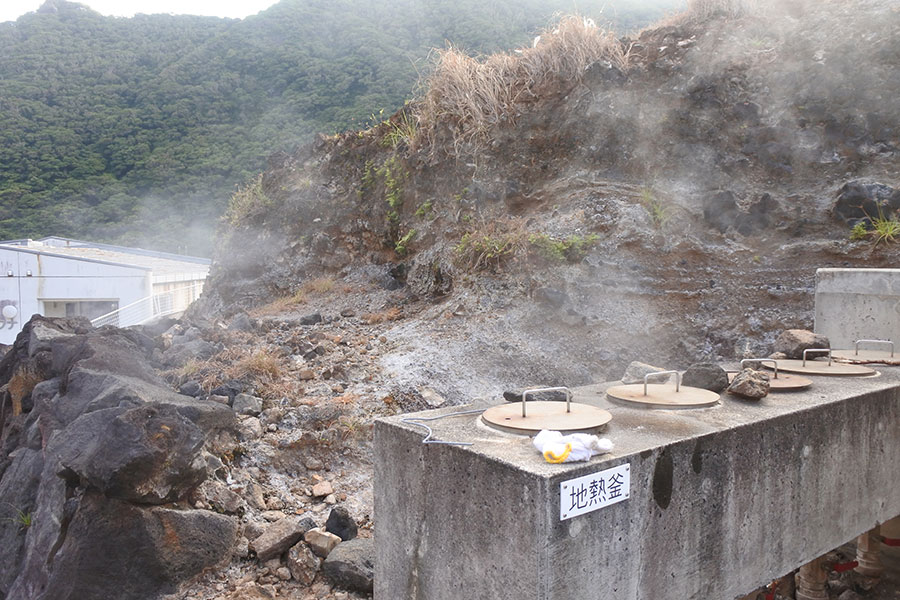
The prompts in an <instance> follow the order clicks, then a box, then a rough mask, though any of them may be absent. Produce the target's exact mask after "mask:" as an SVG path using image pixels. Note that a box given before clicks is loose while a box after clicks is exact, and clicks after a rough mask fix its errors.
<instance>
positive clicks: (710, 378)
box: [681, 363, 728, 394]
mask: <svg viewBox="0 0 900 600" xmlns="http://www.w3.org/2000/svg"><path fill="white" fill-rule="evenodd" d="M681 384H682V385H686V386H690V387H695V388H701V389H704V390H710V391H713V392H716V393H717V394H718V393H719V392H721V391H723V390H724V389H725V388H727V387H728V373H726V372H725V369H723V368H722V367H720V366H719V365H717V364H715V363H696V364H693V365H691V366H690V367H688V369H687V371H685V372H684V375H683V376H682V377H681Z"/></svg>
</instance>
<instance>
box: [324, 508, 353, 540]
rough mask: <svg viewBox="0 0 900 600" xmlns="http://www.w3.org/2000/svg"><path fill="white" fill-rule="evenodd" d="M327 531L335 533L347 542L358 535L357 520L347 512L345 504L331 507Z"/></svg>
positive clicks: (326, 526) (326, 524) (326, 522)
mask: <svg viewBox="0 0 900 600" xmlns="http://www.w3.org/2000/svg"><path fill="white" fill-rule="evenodd" d="M325 531H327V532H329V533H333V534H334V535H336V536H338V537H339V538H341V540H343V541H345V542H347V541H350V540H352V539H353V538H355V537H356V533H357V528H356V521H354V520H353V517H351V516H350V513H349V512H347V509H346V508H344V507H343V506H336V507H334V508H332V509H331V514H329V515H328V520H327V521H325Z"/></svg>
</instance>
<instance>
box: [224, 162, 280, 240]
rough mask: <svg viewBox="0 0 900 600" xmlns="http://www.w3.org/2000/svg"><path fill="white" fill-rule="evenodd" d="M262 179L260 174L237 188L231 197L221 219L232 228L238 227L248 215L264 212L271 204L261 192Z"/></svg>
mask: <svg viewBox="0 0 900 600" xmlns="http://www.w3.org/2000/svg"><path fill="white" fill-rule="evenodd" d="M262 178H263V176H262V173H260V174H259V175H257V176H256V179H254V180H253V181H251V182H250V183H247V184H246V185H243V186H239V187H238V188H237V189H236V190H235V192H234V194H232V195H231V200H229V202H228V208H227V209H226V210H225V215H224V217H223V218H224V219H225V221H226V222H227V223H228V224H229V225H231V226H232V227H236V226H238V225H240V224H241V223H242V222H243V221H244V220H245V219H246V218H247V217H249V216H250V215H252V214H254V213H256V212H259V211H260V210H264V209H266V208H267V207H269V206H270V205H271V204H272V200H271V199H270V198H269V197H268V196H266V193H265V192H264V191H263V185H262Z"/></svg>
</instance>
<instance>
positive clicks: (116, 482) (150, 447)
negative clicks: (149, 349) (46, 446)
mask: <svg viewBox="0 0 900 600" xmlns="http://www.w3.org/2000/svg"><path fill="white" fill-rule="evenodd" d="M204 439H205V438H204V435H203V432H202V431H200V429H199V428H198V427H197V426H196V425H194V423H192V422H191V421H189V420H188V419H186V418H185V417H183V416H182V415H181V414H179V413H178V411H177V410H176V409H175V408H174V407H172V406H165V405H163V406H159V405H144V406H140V407H138V408H132V409H125V408H108V409H104V410H98V411H94V412H91V413H87V414H84V415H82V416H80V417H79V418H77V419H76V420H75V421H74V422H73V423H72V424H71V425H69V426H68V427H66V428H65V430H63V431H62V432H61V433H60V434H59V435H58V436H57V437H55V438H54V440H53V444H52V449H53V451H54V452H55V453H56V455H57V456H59V461H60V464H61V466H62V471H61V472H60V475H62V476H63V477H64V478H65V479H66V480H68V481H70V482H71V483H72V484H74V485H81V486H83V487H91V488H94V489H97V490H99V491H101V492H103V493H104V494H105V495H106V496H108V497H110V498H120V499H122V500H128V501H131V502H136V503H140V504H164V503H167V502H174V501H176V500H179V499H181V498H183V497H184V496H186V495H187V493H188V492H189V491H190V490H191V489H192V488H194V487H196V486H197V485H199V484H200V482H202V481H203V480H204V479H205V478H206V463H205V461H203V460H202V459H201V457H200V450H201V448H202V446H203V442H204Z"/></svg>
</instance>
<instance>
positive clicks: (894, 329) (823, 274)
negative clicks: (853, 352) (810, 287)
mask: <svg viewBox="0 0 900 600" xmlns="http://www.w3.org/2000/svg"><path fill="white" fill-rule="evenodd" d="M815 330H816V333H821V334H822V335H825V336H827V337H828V339H829V341H830V342H831V347H832V348H835V349H849V348H853V344H854V342H855V341H856V340H859V339H878V340H883V339H888V340H893V341H894V343H896V344H897V350H900V269H818V270H817V271H816V324H815ZM862 347H863V348H867V347H866V346H862ZM869 348H871V349H878V350H886V349H887V347H878V346H870V347H869Z"/></svg>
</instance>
